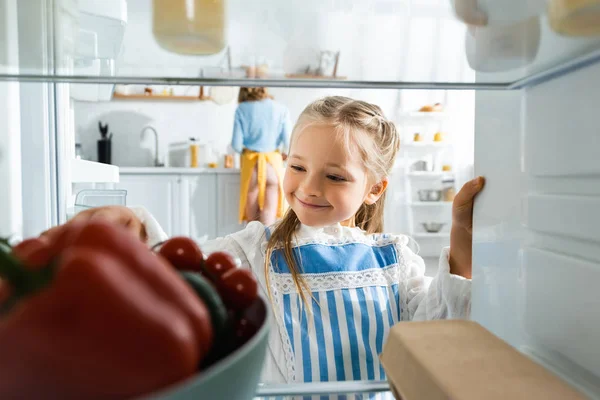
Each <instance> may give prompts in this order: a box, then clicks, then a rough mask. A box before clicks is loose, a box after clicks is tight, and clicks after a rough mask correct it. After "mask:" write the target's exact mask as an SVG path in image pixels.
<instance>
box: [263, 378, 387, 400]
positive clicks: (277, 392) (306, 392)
mask: <svg viewBox="0 0 600 400" xmlns="http://www.w3.org/2000/svg"><path fill="white" fill-rule="evenodd" d="M256 392H257V393H256V397H255V400H259V399H260V400H267V399H282V398H283V399H288V398H292V399H299V398H311V397H306V396H313V397H312V398H316V396H320V398H321V399H329V398H331V399H336V398H340V399H342V398H355V399H372V398H373V399H389V400H394V396H393V394H392V391H391V390H390V385H389V383H388V382H387V381H344V382H314V383H298V384H260V385H258V388H257V391H256ZM338 395H339V396H338Z"/></svg>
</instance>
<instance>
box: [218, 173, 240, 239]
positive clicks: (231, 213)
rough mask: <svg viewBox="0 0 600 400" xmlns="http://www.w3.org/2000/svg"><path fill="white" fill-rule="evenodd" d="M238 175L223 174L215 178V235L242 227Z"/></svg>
mask: <svg viewBox="0 0 600 400" xmlns="http://www.w3.org/2000/svg"><path fill="white" fill-rule="evenodd" d="M239 204H240V175H239V174H223V175H219V178H218V179H217V205H218V207H217V236H225V235H229V234H230V233H233V232H237V231H239V230H241V229H243V228H244V226H243V225H242V224H240V223H239Z"/></svg>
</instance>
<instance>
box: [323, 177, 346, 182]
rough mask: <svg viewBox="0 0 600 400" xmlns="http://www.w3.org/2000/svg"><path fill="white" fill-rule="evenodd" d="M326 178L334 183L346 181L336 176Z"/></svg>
mask: <svg viewBox="0 0 600 400" xmlns="http://www.w3.org/2000/svg"><path fill="white" fill-rule="evenodd" d="M327 178H328V179H330V180H332V181H334V182H345V181H346V179H345V178H343V177H341V176H338V175H327Z"/></svg>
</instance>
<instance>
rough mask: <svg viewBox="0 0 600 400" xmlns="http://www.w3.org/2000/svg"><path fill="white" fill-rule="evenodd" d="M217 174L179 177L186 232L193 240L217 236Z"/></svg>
mask: <svg viewBox="0 0 600 400" xmlns="http://www.w3.org/2000/svg"><path fill="white" fill-rule="evenodd" d="M217 180H218V178H217V174H203V175H189V176H183V177H182V179H181V193H182V203H183V206H184V207H183V210H184V213H183V214H184V215H183V216H182V217H183V218H182V221H183V224H184V227H185V230H186V232H187V233H188V234H189V236H190V237H191V238H193V239H195V240H199V239H202V238H203V237H204V236H207V237H208V238H209V239H212V238H215V237H216V236H217V214H218V209H219V207H218V206H217V204H219V203H218V202H217V191H216V187H217Z"/></svg>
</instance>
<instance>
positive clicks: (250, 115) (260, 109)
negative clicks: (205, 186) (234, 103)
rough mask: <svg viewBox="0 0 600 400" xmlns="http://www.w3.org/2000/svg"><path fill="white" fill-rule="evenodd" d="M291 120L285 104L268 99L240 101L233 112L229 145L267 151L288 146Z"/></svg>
mask: <svg viewBox="0 0 600 400" xmlns="http://www.w3.org/2000/svg"><path fill="white" fill-rule="evenodd" d="M291 131H292V122H291V121H290V115H289V112H288V110H287V108H286V107H285V106H284V105H282V104H279V103H277V102H274V101H273V100H271V99H264V100H260V101H246V102H243V103H240V105H239V106H238V108H237V110H236V112H235V121H234V124H233V138H232V139H231V147H233V149H234V150H235V151H237V152H238V153H241V152H242V150H244V149H248V150H253V151H256V152H260V153H268V152H272V151H275V150H279V149H282V148H283V151H284V152H286V151H287V148H288V146H289V136H290V133H291Z"/></svg>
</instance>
